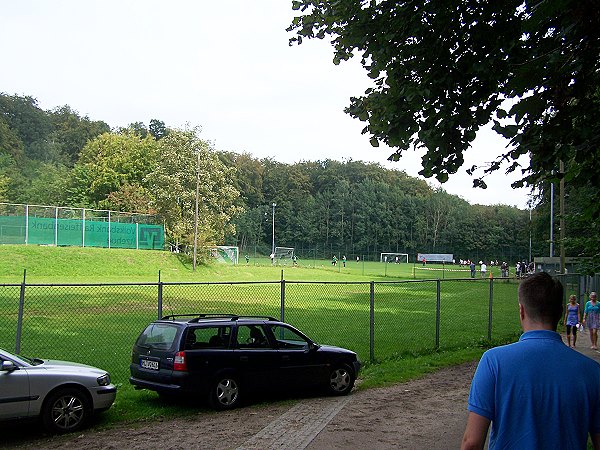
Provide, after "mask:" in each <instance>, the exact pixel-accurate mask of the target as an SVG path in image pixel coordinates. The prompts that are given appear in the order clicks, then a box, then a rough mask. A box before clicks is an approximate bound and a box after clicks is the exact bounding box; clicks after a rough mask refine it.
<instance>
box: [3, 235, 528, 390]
mask: <svg viewBox="0 0 600 450" xmlns="http://www.w3.org/2000/svg"><path fill="white" fill-rule="evenodd" d="M240 259H241V263H240V264H238V265H237V266H232V265H215V264H213V265H209V266H201V267H199V268H198V270H197V271H196V272H193V271H192V270H191V267H190V265H189V262H187V261H185V260H182V259H181V258H179V257H178V256H176V255H173V254H169V253H168V252H152V251H137V252H136V251H135V250H133V251H132V250H116V249H111V250H102V249H81V248H55V247H38V246H19V247H17V246H4V247H0V269H1V271H2V273H3V274H4V281H0V283H2V282H3V283H4V284H0V329H2V333H0V347H2V348H5V349H7V350H9V351H14V350H15V345H16V335H17V323H18V315H19V300H20V296H21V292H23V304H22V306H23V321H22V334H21V341H20V342H21V353H22V354H24V355H28V356H41V357H50V358H58V359H70V360H74V361H79V362H83V363H88V364H93V365H96V366H99V367H103V368H104V369H106V370H109V371H111V373H112V374H113V376H114V377H115V380H116V381H117V382H119V383H124V386H128V383H127V376H128V367H129V359H130V353H131V347H132V345H133V342H134V341H135V339H136V337H137V335H138V334H139V333H140V332H141V331H142V329H143V328H144V327H145V326H146V325H147V324H148V323H149V322H150V321H152V320H154V319H156V318H157V316H158V314H159V312H158V306H157V305H158V298H159V291H160V292H162V313H163V314H164V315H166V314H182V313H233V314H247V315H269V316H273V317H276V318H279V317H280V314H281V311H282V294H283V311H284V314H285V317H284V319H285V321H287V322H288V323H291V324H292V325H294V326H296V327H298V328H299V329H300V330H302V331H303V332H305V333H306V334H307V335H308V336H310V337H311V338H312V339H314V340H315V341H317V342H319V343H324V344H332V345H339V346H343V347H347V348H350V349H352V350H355V351H356V352H357V353H358V354H359V356H360V358H361V360H362V361H364V362H368V361H370V359H371V357H373V358H374V360H375V361H381V360H385V359H389V358H394V357H397V356H399V355H407V356H408V355H414V354H424V353H428V352H432V351H435V350H436V344H439V349H442V350H443V349H451V348H457V347H465V346H472V345H478V344H479V343H481V342H487V339H488V333H489V331H490V330H489V323H488V319H489V315H490V314H489V312H490V310H489V301H490V280H489V279H481V278H477V279H475V280H471V279H470V278H468V277H467V278H465V274H464V273H463V272H451V271H450V270H447V269H448V268H447V267H444V266H435V265H430V264H428V265H427V266H428V268H430V269H446V270H422V269H420V270H419V269H418V265H417V266H415V265H413V264H385V263H380V262H364V263H363V262H362V261H360V262H359V263H357V262H356V261H349V262H347V263H346V267H343V264H341V263H338V264H339V265H337V266H332V265H331V262H330V261H318V260H317V261H305V260H299V261H298V266H297V267H294V266H293V265H291V261H289V262H288V264H284V263H283V262H282V263H281V264H280V265H276V266H274V267H273V266H272V265H271V261H270V260H269V259H268V258H264V259H263V260H254V259H253V258H251V259H250V261H249V263H248V265H246V264H245V259H244V258H243V256H242V258H240ZM19 266H20V267H23V266H25V268H27V278H26V285H25V286H24V289H23V290H22V288H23V286H22V285H21V282H22V280H23V272H22V271H23V269H22V268H20V269H19ZM413 269H414V273H413ZM19 270H20V271H21V275H20V276H19ZM158 270H161V272H162V277H161V279H162V280H163V282H162V283H160V285H159V283H158ZM282 278H283V280H285V282H282V281H281V280H282ZM438 278H439V280H438ZM0 280H2V278H0ZM111 283H112V284H111ZM371 286H372V288H373V306H372V309H371ZM159 287H160V289H159ZM438 288H439V316H438V314H437V311H438V309H437V302H438ZM516 288H517V283H516V282H515V280H510V281H509V280H500V279H494V280H493V292H492V293H493V296H492V297H493V303H492V327H491V332H492V333H491V335H492V339H493V340H494V341H498V340H500V341H502V340H509V339H512V338H514V337H515V336H516V335H517V333H518V332H519V324H518V317H517V314H516V313H515V308H516V306H515V305H516ZM371 315H372V317H373V320H372V321H371Z"/></svg>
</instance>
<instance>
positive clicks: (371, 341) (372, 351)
mask: <svg viewBox="0 0 600 450" xmlns="http://www.w3.org/2000/svg"><path fill="white" fill-rule="evenodd" d="M369 297H370V305H369V311H370V314H369V357H370V359H371V362H372V363H374V362H375V282H374V281H371V292H370V296H369Z"/></svg>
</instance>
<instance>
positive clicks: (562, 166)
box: [558, 160, 566, 273]
mask: <svg viewBox="0 0 600 450" xmlns="http://www.w3.org/2000/svg"><path fill="white" fill-rule="evenodd" d="M560 175H561V177H560V184H559V195H560V198H559V203H558V207H559V211H560V219H559V228H558V230H559V231H558V232H559V236H560V273H565V231H566V230H565V163H564V162H563V161H562V160H561V161H560Z"/></svg>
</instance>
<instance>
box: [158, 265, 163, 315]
mask: <svg viewBox="0 0 600 450" xmlns="http://www.w3.org/2000/svg"><path fill="white" fill-rule="evenodd" d="M162 316H163V283H162V281H160V270H159V271H158V319H159V320H160V319H162Z"/></svg>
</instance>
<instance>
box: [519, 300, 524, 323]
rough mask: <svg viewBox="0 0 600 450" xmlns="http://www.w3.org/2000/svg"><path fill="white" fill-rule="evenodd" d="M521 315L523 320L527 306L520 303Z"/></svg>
mask: <svg viewBox="0 0 600 450" xmlns="http://www.w3.org/2000/svg"><path fill="white" fill-rule="evenodd" d="M519 317H520V318H521V320H523V319H524V318H525V308H524V307H523V305H521V304H520V303H519Z"/></svg>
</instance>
